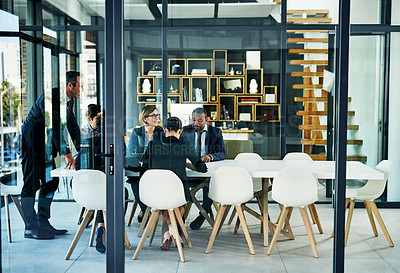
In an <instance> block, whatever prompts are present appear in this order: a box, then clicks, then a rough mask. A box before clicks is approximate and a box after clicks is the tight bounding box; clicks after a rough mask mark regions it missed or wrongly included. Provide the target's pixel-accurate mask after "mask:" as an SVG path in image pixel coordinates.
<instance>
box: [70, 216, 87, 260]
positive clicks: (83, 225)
mask: <svg viewBox="0 0 400 273" xmlns="http://www.w3.org/2000/svg"><path fill="white" fill-rule="evenodd" d="M93 212H94V211H93V210H89V211H88V212H87V213H86V216H85V218H84V219H83V221H82V223H81V225H80V226H79V229H78V231H77V232H76V234H75V237H74V240H73V241H72V243H71V246H70V247H69V249H68V252H67V255H66V256H65V260H68V259H69V258H70V257H71V255H72V252H73V251H74V249H75V247H76V245H77V243H78V241H79V239H80V238H81V236H82V233H83V231H84V230H85V227H86V225H87V224H88V223H89V219H90V216H92V215H93Z"/></svg>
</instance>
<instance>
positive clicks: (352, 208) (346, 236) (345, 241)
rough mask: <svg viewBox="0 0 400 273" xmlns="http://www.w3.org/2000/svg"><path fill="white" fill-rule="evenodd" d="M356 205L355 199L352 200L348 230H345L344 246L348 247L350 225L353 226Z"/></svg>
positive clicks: (348, 217) (348, 216) (347, 224)
mask: <svg viewBox="0 0 400 273" xmlns="http://www.w3.org/2000/svg"><path fill="white" fill-rule="evenodd" d="M355 203H356V200H355V199H351V201H350V208H349V214H348V215H347V223H346V230H345V233H344V246H346V245H347V240H348V239H349V233H350V225H351V219H352V218H353V211H354V205H355Z"/></svg>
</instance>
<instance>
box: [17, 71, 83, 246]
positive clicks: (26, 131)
mask: <svg viewBox="0 0 400 273" xmlns="http://www.w3.org/2000/svg"><path fill="white" fill-rule="evenodd" d="M66 76H67V87H66V96H67V97H68V99H69V101H71V100H74V99H78V98H79V95H80V74H79V72H74V71H69V72H67V75H66ZM52 91H53V98H52V114H53V131H52V134H51V135H52V139H51V142H52V148H53V149H52V156H53V158H54V157H55V156H56V155H57V152H58V153H60V154H61V151H62V148H61V146H62V144H61V143H63V144H64V143H65V141H64V137H63V136H62V135H60V130H59V128H60V99H59V91H58V89H56V88H54V89H53V90H52ZM67 105H68V103H67ZM70 105H71V103H70ZM69 107H73V102H72V106H67V112H68V111H69V109H68V108H69ZM49 111H50V110H49V109H48V110H47V111H45V97H44V94H42V95H41V96H39V98H38V99H37V101H36V102H35V104H34V105H33V106H32V108H31V110H30V112H29V113H28V116H27V117H26V119H25V122H24V124H23V125H22V149H21V150H22V173H23V176H24V186H23V188H22V191H21V205H22V211H23V214H24V220H25V234H24V237H25V238H33V239H53V238H54V235H62V234H65V233H67V232H68V231H67V230H65V229H55V228H54V227H53V226H52V225H51V224H50V222H49V218H50V207H51V202H52V200H53V196H54V192H55V191H56V190H57V188H58V179H57V178H53V179H52V180H50V181H46V151H45V137H46V130H47V129H48V128H46V125H45V121H46V119H45V112H49ZM67 128H68V129H71V131H74V133H71V132H70V134H71V137H72V139H73V141H74V142H75V143H77V144H79V143H80V130H79V126H78V124H77V122H76V118H75V115H74V114H73V113H72V115H71V113H70V114H67ZM48 132H50V131H48ZM74 138H75V139H74ZM78 138H79V140H78ZM65 154H66V155H65V161H66V164H67V165H66V167H67V168H73V169H74V168H75V160H74V158H73V156H72V155H71V152H70V151H69V149H68V148H67V150H66V152H65ZM53 158H52V159H51V161H52V165H53V168H54V167H55V163H54V159H53ZM38 190H40V191H39V202H38V213H37V214H36V211H35V208H34V206H35V195H36V192H37V191H38Z"/></svg>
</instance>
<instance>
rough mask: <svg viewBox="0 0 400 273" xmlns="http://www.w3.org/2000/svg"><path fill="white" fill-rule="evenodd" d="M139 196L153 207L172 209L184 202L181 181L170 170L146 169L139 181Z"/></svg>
mask: <svg viewBox="0 0 400 273" xmlns="http://www.w3.org/2000/svg"><path fill="white" fill-rule="evenodd" d="M139 196H140V201H142V202H143V203H144V204H146V205H147V206H149V207H151V208H153V209H160V210H166V209H174V208H177V207H180V206H182V205H184V204H186V199H185V192H184V190H183V184H182V181H181V179H180V178H179V177H178V176H177V175H176V174H175V173H174V172H173V171H170V170H160V169H151V170H147V171H146V172H145V173H144V174H143V175H142V177H141V178H140V181H139Z"/></svg>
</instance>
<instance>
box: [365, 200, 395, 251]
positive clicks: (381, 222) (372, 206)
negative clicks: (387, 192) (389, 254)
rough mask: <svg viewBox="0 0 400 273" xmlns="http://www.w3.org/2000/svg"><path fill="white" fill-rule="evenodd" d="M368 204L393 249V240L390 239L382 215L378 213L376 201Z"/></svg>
mask: <svg viewBox="0 0 400 273" xmlns="http://www.w3.org/2000/svg"><path fill="white" fill-rule="evenodd" d="M366 202H367V203H368V206H369V207H370V208H371V210H372V212H373V213H374V215H375V218H376V220H377V221H378V223H379V226H380V227H381V229H382V231H383V234H385V237H386V240H387V241H388V243H389V245H390V246H391V247H394V244H393V241H392V238H390V235H389V232H388V231H387V228H386V226H385V223H383V219H382V216H381V214H380V213H379V211H378V208H377V207H376V204H375V202H374V201H366Z"/></svg>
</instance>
